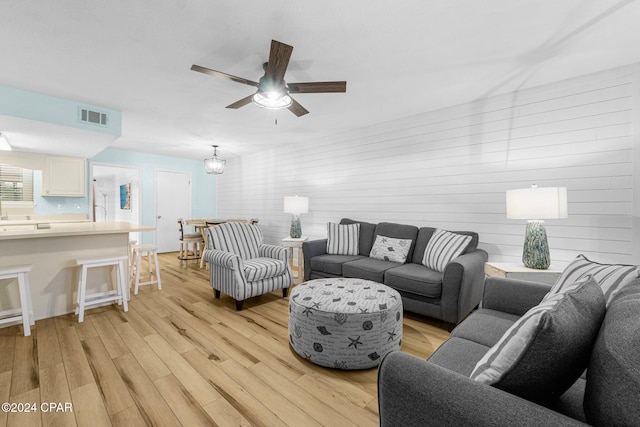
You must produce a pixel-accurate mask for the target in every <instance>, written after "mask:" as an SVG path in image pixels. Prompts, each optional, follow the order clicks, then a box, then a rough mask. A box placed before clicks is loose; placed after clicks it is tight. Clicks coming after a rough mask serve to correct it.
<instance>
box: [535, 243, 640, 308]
mask: <svg viewBox="0 0 640 427" xmlns="http://www.w3.org/2000/svg"><path fill="white" fill-rule="evenodd" d="M588 275H591V276H593V278H594V279H595V280H596V282H598V283H599V284H600V287H601V288H602V293H603V294H604V298H605V299H606V300H607V307H608V306H609V303H610V302H611V301H612V300H613V298H614V297H615V296H616V295H617V294H618V292H620V290H621V289H622V288H624V287H625V286H627V285H628V284H629V283H631V282H633V281H634V280H636V279H637V278H638V277H640V266H638V265H624V264H600V263H598V262H594V261H590V260H589V259H587V257H586V256H584V255H582V254H580V255H578V256H577V257H576V259H575V260H573V261H572V262H571V264H569V265H568V266H567V268H565V269H564V271H563V272H562V274H561V275H560V277H558V280H557V281H556V283H555V284H554V285H553V287H552V288H551V290H550V291H549V293H548V294H547V295H546V296H545V299H546V298H550V297H551V296H552V295H554V294H557V293H561V292H564V291H565V289H566V287H567V286H569V285H571V283H573V282H576V281H578V280H580V279H582V278H583V277H586V276H588Z"/></svg>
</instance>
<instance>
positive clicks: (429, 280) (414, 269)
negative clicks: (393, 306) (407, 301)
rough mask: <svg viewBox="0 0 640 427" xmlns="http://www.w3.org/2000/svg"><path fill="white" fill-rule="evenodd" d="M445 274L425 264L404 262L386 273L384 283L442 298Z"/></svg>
mask: <svg viewBox="0 0 640 427" xmlns="http://www.w3.org/2000/svg"><path fill="white" fill-rule="evenodd" d="M442 277H443V274H442V273H440V272H438V271H435V270H431V269H429V268H427V267H425V266H424V265H418V264H413V263H409V264H404V265H400V266H397V267H394V268H391V269H389V270H387V271H386V272H385V273H384V284H385V285H387V286H391V287H392V288H394V289H395V290H397V291H400V292H408V293H412V294H415V295H422V296H425V297H429V298H440V294H441V293H442Z"/></svg>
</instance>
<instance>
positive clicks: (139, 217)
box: [87, 160, 144, 224]
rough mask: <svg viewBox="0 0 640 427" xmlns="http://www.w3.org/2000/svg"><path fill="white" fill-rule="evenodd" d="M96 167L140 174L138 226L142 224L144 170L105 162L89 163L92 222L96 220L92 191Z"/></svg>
mask: <svg viewBox="0 0 640 427" xmlns="http://www.w3.org/2000/svg"><path fill="white" fill-rule="evenodd" d="M94 166H100V167H107V168H118V169H133V170H135V171H137V172H138V193H139V194H138V198H139V200H138V224H142V211H143V209H144V206H143V204H142V200H144V199H143V197H142V192H143V189H142V168H141V167H140V166H135V165H126V164H125V165H123V164H120V163H104V162H94V161H91V160H90V161H89V185H88V187H87V188H88V193H89V219H90V220H91V221H95V218H94V217H93V209H92V206H93V204H94V203H95V200H94V196H95V194H93V191H91V189H92V188H93V167H94Z"/></svg>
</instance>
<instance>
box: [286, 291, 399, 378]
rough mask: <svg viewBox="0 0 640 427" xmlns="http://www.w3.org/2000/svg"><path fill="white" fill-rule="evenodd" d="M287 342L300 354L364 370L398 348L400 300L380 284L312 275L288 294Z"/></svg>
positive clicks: (325, 363) (331, 364) (326, 363)
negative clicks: (311, 277) (313, 277)
mask: <svg viewBox="0 0 640 427" xmlns="http://www.w3.org/2000/svg"><path fill="white" fill-rule="evenodd" d="M289 340H290V341H291V346H292V347H293V349H294V350H295V351H296V353H298V354H299V355H300V356H302V357H304V358H306V359H307V360H309V361H311V362H313V363H315V364H317V365H322V366H327V367H330V368H338V369H367V368H372V367H374V366H378V364H379V363H380V359H381V358H382V357H383V356H384V355H385V354H387V353H388V352H390V351H392V350H398V349H400V344H401V341H402V300H401V298H400V294H399V293H398V292H397V291H396V290H394V289H392V288H390V287H388V286H385V285H383V284H381V283H377V282H372V281H370V280H362V279H347V278H338V279H316V280H310V281H308V282H305V283H301V284H299V285H298V286H296V287H295V288H294V289H293V291H292V292H291V296H290V297H289Z"/></svg>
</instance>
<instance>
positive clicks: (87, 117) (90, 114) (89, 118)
mask: <svg viewBox="0 0 640 427" xmlns="http://www.w3.org/2000/svg"><path fill="white" fill-rule="evenodd" d="M80 121H81V122H84V123H92V124H94V125H100V126H107V122H108V121H109V116H108V114H107V113H103V112H101V111H96V110H89V109H88V108H80Z"/></svg>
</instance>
